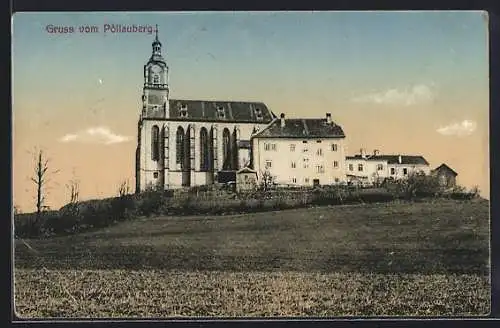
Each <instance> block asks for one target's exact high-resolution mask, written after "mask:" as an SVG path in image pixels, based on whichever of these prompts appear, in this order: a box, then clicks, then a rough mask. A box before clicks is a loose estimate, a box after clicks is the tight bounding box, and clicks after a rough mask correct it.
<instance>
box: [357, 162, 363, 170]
mask: <svg viewBox="0 0 500 328" xmlns="http://www.w3.org/2000/svg"><path fill="white" fill-rule="evenodd" d="M358 171H359V172H363V164H358Z"/></svg>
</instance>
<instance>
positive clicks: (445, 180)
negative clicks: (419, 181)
mask: <svg viewBox="0 0 500 328" xmlns="http://www.w3.org/2000/svg"><path fill="white" fill-rule="evenodd" d="M431 173H432V174H433V175H435V176H437V177H438V181H439V184H440V186H441V187H443V188H454V187H456V185H457V175H458V173H457V172H456V171H455V170H453V169H452V168H451V167H449V166H448V165H446V164H444V163H443V164H441V165H439V166H438V167H437V168H435V169H434V170H432V172H431Z"/></svg>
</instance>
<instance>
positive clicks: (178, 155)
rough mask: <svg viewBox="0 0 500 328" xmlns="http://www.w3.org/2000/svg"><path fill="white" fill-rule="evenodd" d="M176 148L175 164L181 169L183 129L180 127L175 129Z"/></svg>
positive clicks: (182, 166)
mask: <svg viewBox="0 0 500 328" xmlns="http://www.w3.org/2000/svg"><path fill="white" fill-rule="evenodd" d="M176 146H177V147H176V151H175V155H176V163H177V164H180V165H181V169H182V168H184V129H183V128H182V127H181V126H179V127H178V128H177V138H176Z"/></svg>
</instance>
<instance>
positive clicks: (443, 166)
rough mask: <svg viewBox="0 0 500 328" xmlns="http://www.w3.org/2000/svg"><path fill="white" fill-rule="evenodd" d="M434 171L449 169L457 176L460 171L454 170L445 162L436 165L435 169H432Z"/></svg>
mask: <svg viewBox="0 0 500 328" xmlns="http://www.w3.org/2000/svg"><path fill="white" fill-rule="evenodd" d="M432 171H433V172H438V171H448V172H450V173H452V174H453V175H455V176H457V175H458V173H457V172H456V171H455V170H453V169H452V168H451V167H449V166H448V165H446V164H445V163H443V164H441V165H439V166H438V167H436V168H435V169H434V170H432Z"/></svg>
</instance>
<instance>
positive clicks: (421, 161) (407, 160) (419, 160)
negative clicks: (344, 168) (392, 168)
mask: <svg viewBox="0 0 500 328" xmlns="http://www.w3.org/2000/svg"><path fill="white" fill-rule="evenodd" d="M399 156H401V164H406V165H429V162H427V160H426V159H425V158H424V157H423V156H419V155H418V156H415V155H372V156H370V155H367V156H366V158H364V160H367V161H370V160H371V161H387V164H399ZM346 159H356V160H362V159H363V157H361V155H359V154H358V155H354V156H347V157H346Z"/></svg>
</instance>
